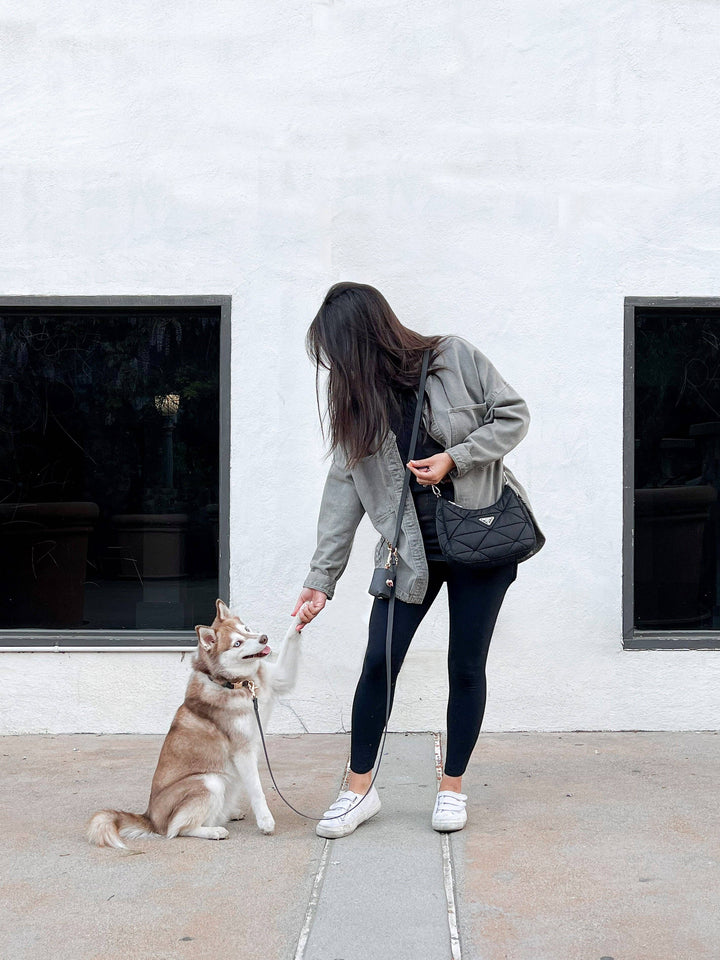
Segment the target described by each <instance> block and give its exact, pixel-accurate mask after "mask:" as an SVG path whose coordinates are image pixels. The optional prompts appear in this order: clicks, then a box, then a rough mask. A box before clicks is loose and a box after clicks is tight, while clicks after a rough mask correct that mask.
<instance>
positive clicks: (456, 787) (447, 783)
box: [438, 773, 462, 793]
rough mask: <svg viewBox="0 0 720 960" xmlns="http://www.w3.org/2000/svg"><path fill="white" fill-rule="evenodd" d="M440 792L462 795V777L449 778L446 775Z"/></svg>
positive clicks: (443, 776)
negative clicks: (450, 791)
mask: <svg viewBox="0 0 720 960" xmlns="http://www.w3.org/2000/svg"><path fill="white" fill-rule="evenodd" d="M438 790H452V791H453V793H462V777H449V776H448V775H447V774H446V773H444V774H443V775H442V780H441V781H440V786H439V787H438Z"/></svg>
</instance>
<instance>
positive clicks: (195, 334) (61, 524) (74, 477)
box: [0, 306, 220, 633]
mask: <svg viewBox="0 0 720 960" xmlns="http://www.w3.org/2000/svg"><path fill="white" fill-rule="evenodd" d="M219 362H220V307H217V306H197V307H192V306H189V307H183V306H177V307H175V306H168V307H140V306H138V307H130V306H128V307H102V306H87V307H78V306H66V307H62V306H57V307H48V306H43V307H36V308H31V307H27V306H4V307H3V306H0V628H1V629H5V630H8V629H10V630H22V629H29V628H37V629H40V630H43V629H44V630H75V631H77V630H88V631H90V630H111V631H114V632H116V631H124V630H128V631H133V630H134V631H138V630H142V631H145V632H147V633H152V631H172V630H176V631H177V630H184V629H188V628H189V629H192V627H193V625H194V624H195V623H198V622H201V623H203V622H208V621H207V617H208V614H210V615H212V610H213V606H214V601H215V598H216V597H217V595H218V513H219V507H218V504H219V492H218V479H219V478H218V473H219V438H218V434H219V408H220V403H219Z"/></svg>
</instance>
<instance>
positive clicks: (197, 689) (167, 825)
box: [87, 600, 301, 848]
mask: <svg viewBox="0 0 720 960" xmlns="http://www.w3.org/2000/svg"><path fill="white" fill-rule="evenodd" d="M215 606H216V616H215V619H214V620H213V622H212V625H211V626H209V627H205V626H197V627H195V631H196V632H197V635H198V648H197V653H196V654H195V656H194V658H193V662H192V674H191V676H190V679H189V681H188V685H187V689H186V691H185V701H184V702H183V704H182V706H181V707H180V708H179V709H178V711H177V713H176V714H175V717H174V719H173V722H172V724H171V726H170V730H169V731H168V734H167V736H166V737H165V741H164V743H163V745H162V749H161V751H160V757H159V759H158V763H157V768H156V770H155V776H154V777H153V781H152V787H151V789H150V802H149V803H148V808H147V811H146V812H145V813H144V814H136V813H127V812H125V811H123V810H100V811H99V812H98V813H96V814H95V815H94V816H93V817H92V818H91V819H90V821H89V823H88V827H87V836H88V840H89V841H90V843H94V844H97V845H98V846H111V847H120V848H126V845H125V844H124V843H123V842H122V839H121V838H122V837H125V838H127V839H131V840H136V839H139V838H140V837H151V836H165V837H178V836H180V837H201V838H202V839H205V840H224V839H225V837H227V836H228V831H227V830H226V829H225V826H224V824H226V823H227V822H228V820H241V819H242V818H243V817H244V815H245V811H244V808H243V794H244V795H245V796H246V797H247V799H248V800H249V801H250V807H251V808H252V811H253V813H254V814H255V819H256V820H257V825H258V827H259V828H260V830H261V831H262V833H266V834H270V833H272V832H273V830H274V829H275V821H274V820H273V816H272V814H271V813H270V810H269V809H268V805H267V802H266V800H265V794H264V793H263V789H262V785H261V783H260V776H259V773H258V754H259V750H260V747H261V742H260V733H259V731H258V726H257V720H256V717H255V710H254V707H253V691H254V692H255V695H256V696H257V699H258V709H259V712H260V718H261V721H262V724H263V729H264V728H265V725H266V723H267V721H268V720H269V717H270V712H271V710H272V707H273V703H274V701H275V698H276V697H277V695H278V694H283V693H287V692H289V691H290V690H292V688H293V686H294V684H295V679H296V676H297V670H298V663H299V658H300V634H299V633H298V632H297V630H296V627H297V625H298V624H299V623H300V622H301V621H300V620H299V619H298V618H297V617H296V618H295V619H294V620H293V624H292V626H291V628H290V629H289V630H288V632H287V635H286V637H285V641H284V643H283V646H282V649H281V651H280V654H279V656H278V659H277V662H276V663H266V662H265V660H264V658H265V657H267V655H268V654H269V653H270V652H271V651H270V647H269V646H268V645H267V637H266V636H265V634H260V633H253V631H252V630H251V629H250V628H249V627H248V626H247V624H245V623H243V621H242V620H241V619H240V618H239V617H236V616H234V615H233V614H232V613H231V612H230V610H229V609H228V607H227V606H226V604H224V603H223V601H222V600H217V601H216V604H215Z"/></svg>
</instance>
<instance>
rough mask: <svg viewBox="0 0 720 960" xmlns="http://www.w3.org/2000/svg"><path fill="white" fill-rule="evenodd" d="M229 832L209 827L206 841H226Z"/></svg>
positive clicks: (221, 828) (223, 828) (222, 828)
mask: <svg viewBox="0 0 720 960" xmlns="http://www.w3.org/2000/svg"><path fill="white" fill-rule="evenodd" d="M229 836H230V832H229V831H228V830H226V829H225V827H210V828H209V829H208V835H207V838H208V840H227V838H228V837H229Z"/></svg>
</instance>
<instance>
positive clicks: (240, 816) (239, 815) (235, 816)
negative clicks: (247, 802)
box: [229, 810, 247, 820]
mask: <svg viewBox="0 0 720 960" xmlns="http://www.w3.org/2000/svg"><path fill="white" fill-rule="evenodd" d="M246 816H247V813H246V812H245V810H237V811H236V812H235V813H231V814H230V818H229V819H230V820H244V819H245V817H246Z"/></svg>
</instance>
